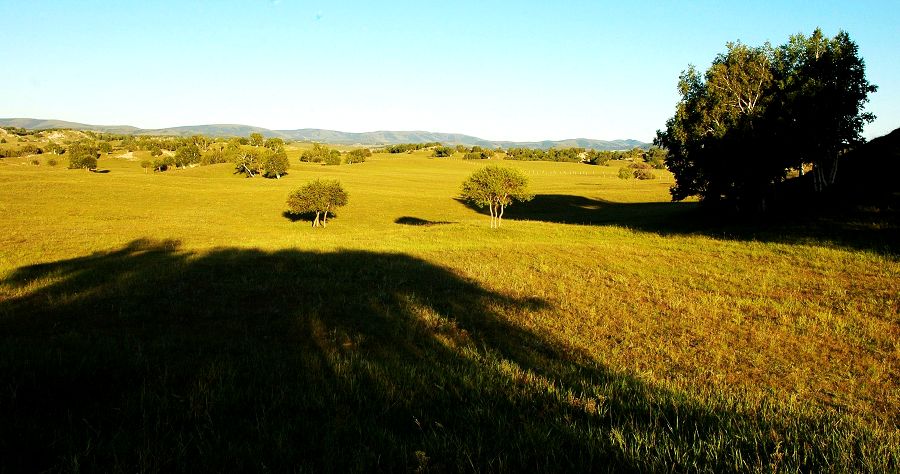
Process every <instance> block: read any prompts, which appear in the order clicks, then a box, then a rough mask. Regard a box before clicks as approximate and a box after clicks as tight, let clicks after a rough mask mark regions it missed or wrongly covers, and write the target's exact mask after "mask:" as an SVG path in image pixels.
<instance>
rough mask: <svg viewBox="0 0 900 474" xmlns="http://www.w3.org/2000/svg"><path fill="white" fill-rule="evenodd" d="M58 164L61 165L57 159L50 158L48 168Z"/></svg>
mask: <svg viewBox="0 0 900 474" xmlns="http://www.w3.org/2000/svg"><path fill="white" fill-rule="evenodd" d="M58 164H59V163H57V161H56V158H50V159H48V160H47V166H56V165H58Z"/></svg>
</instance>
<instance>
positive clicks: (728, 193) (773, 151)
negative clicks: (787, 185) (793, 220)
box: [655, 29, 876, 210]
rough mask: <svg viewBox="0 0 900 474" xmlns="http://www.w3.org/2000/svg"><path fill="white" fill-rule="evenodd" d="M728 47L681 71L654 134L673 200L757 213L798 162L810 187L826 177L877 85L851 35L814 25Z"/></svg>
mask: <svg viewBox="0 0 900 474" xmlns="http://www.w3.org/2000/svg"><path fill="white" fill-rule="evenodd" d="M726 47H727V50H726V52H724V53H721V54H719V55H718V56H717V57H716V58H715V60H714V61H713V63H712V65H711V66H710V68H709V69H708V70H707V71H706V72H705V73H703V74H701V73H700V72H699V71H698V70H697V69H695V68H694V67H693V66H690V67H689V68H688V69H687V70H686V71H684V72H683V73H682V75H681V77H680V79H679V82H678V91H679V93H680V94H681V100H680V101H679V103H678V105H677V106H676V109H675V115H674V116H673V117H672V118H670V119H669V120H668V121H667V123H666V129H665V130H662V131H659V132H657V138H656V140H655V143H656V144H657V145H658V146H661V147H663V148H665V149H666V150H667V152H668V154H667V157H666V166H667V167H668V168H669V170H671V171H672V173H673V174H674V175H675V180H676V183H675V185H674V186H673V187H672V189H671V193H672V198H673V199H674V200H682V199H685V198H687V197H689V196H699V197H700V199H701V200H702V201H704V202H717V201H719V202H721V201H725V202H729V203H731V204H733V205H735V207H737V208H738V209H759V210H764V209H765V207H766V202H767V199H768V198H769V196H770V195H771V194H772V192H773V189H774V186H775V185H777V184H778V183H779V182H781V181H783V180H785V179H786V177H787V173H788V171H789V170H790V169H791V168H793V169H797V170H798V171H799V172H800V173H802V172H803V169H804V166H810V167H812V170H813V173H814V175H815V180H814V182H815V189H816V190H822V189H824V188H826V187H828V186H829V185H831V184H833V183H834V182H835V179H836V174H837V162H838V158H839V157H840V155H841V154H842V153H843V152H845V151H847V150H848V149H849V148H851V147H853V146H855V145H858V144H860V143H862V142H863V139H862V136H861V134H862V127H863V125H864V124H865V123H867V122H870V121H872V120H873V119H874V117H873V116H872V114H869V113H864V112H863V107H864V105H865V103H866V102H867V101H868V94H869V93H871V92H874V91H875V90H876V87H875V86H873V85H871V84H869V82H868V81H867V80H866V78H865V66H864V63H863V60H862V59H861V58H860V57H859V56H858V48H857V46H856V44H855V43H854V42H853V41H851V40H850V37H849V35H847V33H845V32H840V33H838V34H837V36H835V37H834V38H826V37H825V36H824V35H823V34H822V32H821V30H818V29H817V30H816V31H815V32H814V33H813V34H812V36H809V37H806V36H804V35H796V36H792V37H791V38H790V40H789V41H788V43H786V44H784V45H782V46H779V47H773V46H771V45H769V44H766V45H764V46H761V47H750V46H747V45H744V44H742V43H729V44H727V46H726Z"/></svg>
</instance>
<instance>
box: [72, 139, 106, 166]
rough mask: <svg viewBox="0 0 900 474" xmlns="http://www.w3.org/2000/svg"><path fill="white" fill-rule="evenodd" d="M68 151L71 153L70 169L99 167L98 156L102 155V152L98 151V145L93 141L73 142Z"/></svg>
mask: <svg viewBox="0 0 900 474" xmlns="http://www.w3.org/2000/svg"><path fill="white" fill-rule="evenodd" d="M66 153H67V154H68V155H69V168H70V169H87V170H92V169H96V168H97V158H99V157H100V152H98V151H97V147H96V146H94V145H93V144H92V143H88V142H76V143H73V144H71V145H69V148H68V149H67V150H66Z"/></svg>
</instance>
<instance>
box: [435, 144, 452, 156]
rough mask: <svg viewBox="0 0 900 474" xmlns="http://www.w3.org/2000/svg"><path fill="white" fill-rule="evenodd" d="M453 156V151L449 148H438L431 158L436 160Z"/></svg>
mask: <svg viewBox="0 0 900 474" xmlns="http://www.w3.org/2000/svg"><path fill="white" fill-rule="evenodd" d="M452 154H453V149H452V148H450V147H448V146H436V147H434V151H432V152H431V156H433V157H435V158H446V157H448V156H450V155H452Z"/></svg>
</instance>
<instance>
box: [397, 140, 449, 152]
mask: <svg viewBox="0 0 900 474" xmlns="http://www.w3.org/2000/svg"><path fill="white" fill-rule="evenodd" d="M436 146H441V144H440V143H439V142H427V143H398V144H396V145H388V146H386V147H384V148H383V150H384V151H385V152H386V153H407V152H411V151H415V150H423V149H425V148H432V147H436Z"/></svg>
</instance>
